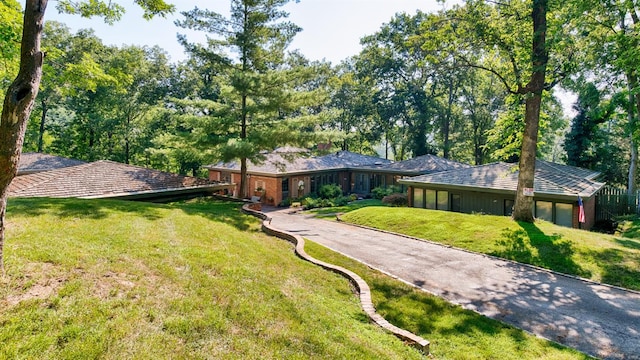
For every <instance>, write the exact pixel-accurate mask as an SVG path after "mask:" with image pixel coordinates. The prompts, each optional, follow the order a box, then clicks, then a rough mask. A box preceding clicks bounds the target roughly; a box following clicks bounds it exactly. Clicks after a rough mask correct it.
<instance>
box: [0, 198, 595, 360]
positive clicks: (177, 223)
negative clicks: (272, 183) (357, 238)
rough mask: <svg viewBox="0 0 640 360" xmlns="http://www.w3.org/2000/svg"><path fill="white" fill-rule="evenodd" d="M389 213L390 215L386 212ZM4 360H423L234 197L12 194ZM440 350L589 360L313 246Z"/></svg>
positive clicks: (449, 354) (0, 305)
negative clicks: (149, 200)
mask: <svg viewBox="0 0 640 360" xmlns="http://www.w3.org/2000/svg"><path fill="white" fill-rule="evenodd" d="M385 209H387V210H391V209H388V208H385ZM7 220H8V229H7V242H6V244H5V255H6V265H7V275H6V277H4V278H0V344H2V345H1V346H0V359H14V358H25V359H30V358H38V359H94V358H104V359H122V358H137V359H150V358H153V359H210V358H215V359H420V358H425V357H424V355H423V354H421V353H420V352H418V351H417V350H415V349H413V348H411V347H408V346H406V345H405V344H403V343H402V342H401V341H399V340H398V339H396V338H395V337H394V336H392V335H390V334H387V333H385V332H384V331H383V330H381V329H380V328H378V327H376V326H374V325H372V324H371V322H370V321H369V319H368V318H367V316H366V315H365V313H364V312H363V311H362V309H361V308H360V304H359V301H358V298H357V297H356V296H355V295H354V292H353V289H352V288H351V286H350V285H349V283H348V281H347V280H346V279H344V278H342V277H340V276H338V275H336V274H334V273H331V272H328V271H324V270H322V269H321V268H318V267H316V266H315V265H312V264H310V263H307V262H304V261H302V260H301V259H299V258H298V257H296V256H295V255H294V254H293V252H292V248H291V245H290V244H289V243H288V242H286V241H283V240H279V239H276V238H273V237H269V236H266V235H264V234H262V233H261V232H260V231H259V222H258V221H257V220H256V219H254V218H252V217H249V216H245V215H243V214H241V213H240V211H239V209H238V205H237V204H233V203H224V202H216V201H191V202H187V203H181V204H173V205H155V204H144V203H134V202H124V201H104V200H51V199H40V200H38V199H30V200H16V199H11V200H10V204H9V213H8V217H7ZM309 251H310V253H311V254H313V255H314V256H317V257H319V258H322V259H324V260H327V261H330V262H334V263H336V264H338V265H342V266H345V267H347V268H349V269H352V270H354V271H356V272H357V273H359V274H360V275H361V276H362V277H363V278H365V280H367V281H368V282H369V284H370V285H371V286H372V294H373V301H374V302H375V304H376V307H377V309H378V311H379V312H380V313H382V314H384V315H385V317H386V318H387V319H389V320H390V321H391V322H393V323H394V324H395V325H398V326H401V327H403V328H406V329H408V330H410V331H414V332H416V333H417V334H419V335H421V336H423V337H425V338H426V339H428V340H430V341H432V352H433V354H434V356H435V358H437V359H473V358H475V359H488V358H493V359H496V358H499V359H585V358H587V357H586V356H585V355H583V354H580V353H578V352H576V351H574V350H571V349H567V348H564V347H561V346H559V345H557V344H553V343H550V342H547V341H544V340H541V339H538V338H536V337H534V336H531V335H528V334H526V333H525V332H524V331H521V330H517V329H514V328H512V327H510V326H507V325H505V324H502V323H500V322H497V321H494V320H491V319H487V318H485V317H483V316H481V315H478V314H476V313H473V312H470V311H465V310H462V309H461V308H460V307H459V306H454V305H450V304H448V303H446V302H445V301H443V300H441V299H439V298H436V297H434V296H431V295H428V294H426V293H423V292H420V291H418V290H415V289H413V288H411V287H409V286H407V285H405V284H403V283H401V282H399V281H397V280H393V279H391V278H389V277H387V276H386V275H383V274H380V273H378V272H375V271H373V270H371V269H368V268H367V267H365V266H363V265H361V264H359V263H357V262H355V261H353V260H350V259H347V258H344V257H342V256H340V255H338V254H335V253H333V252H331V251H329V250H327V249H325V248H322V247H320V246H318V245H315V244H309Z"/></svg>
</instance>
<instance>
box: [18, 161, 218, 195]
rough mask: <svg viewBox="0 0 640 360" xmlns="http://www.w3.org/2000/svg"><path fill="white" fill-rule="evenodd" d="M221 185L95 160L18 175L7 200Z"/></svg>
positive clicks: (161, 190)
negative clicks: (12, 198) (10, 198)
mask: <svg viewBox="0 0 640 360" xmlns="http://www.w3.org/2000/svg"><path fill="white" fill-rule="evenodd" d="M225 185H227V184H222V183H217V182H212V181H209V180H206V179H200V178H195V177H189V176H181V175H175V174H170V173H166V172H163V171H158V170H151V169H146V168H142V167H137V166H132V165H126V164H121V163H117V162H113V161H96V162H92V163H85V164H81V165H77V166H71V167H65V168H61V169H55V170H51V171H45V172H39V173H33V174H28V175H22V176H18V177H16V178H14V179H13V181H12V182H11V184H10V185H9V197H58V198H67V197H78V198H107V197H125V196H132V195H140V194H145V193H160V192H168V191H184V190H189V189H191V190H195V189H203V190H204V189H208V188H211V189H212V188H215V187H216V186H218V187H225Z"/></svg>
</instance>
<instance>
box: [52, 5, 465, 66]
mask: <svg viewBox="0 0 640 360" xmlns="http://www.w3.org/2000/svg"><path fill="white" fill-rule="evenodd" d="M169 2H173V3H174V4H175V5H176V7H177V10H178V12H176V14H174V15H172V16H170V17H167V18H166V19H163V18H156V19H153V20H151V21H145V20H143V19H142V16H141V14H142V12H141V11H140V10H139V9H138V8H137V7H136V6H135V5H132V4H133V1H131V0H122V1H120V3H121V4H122V5H124V6H126V7H127V14H126V15H125V17H124V18H123V19H122V21H120V22H118V23H116V24H114V25H113V26H109V25H106V24H104V23H103V22H102V20H101V19H97V18H96V19H82V18H80V17H79V16H70V15H64V14H58V12H57V10H56V9H55V6H53V5H54V3H50V4H49V9H48V10H47V15H46V17H45V19H46V20H56V21H60V22H63V23H65V24H67V26H69V27H70V28H71V29H72V31H74V32H75V31H77V30H78V29H83V28H93V29H94V30H95V31H96V35H97V36H98V37H99V38H101V39H102V40H103V42H104V43H105V44H110V45H118V46H120V45H122V44H137V45H159V46H160V47H162V48H163V49H165V50H166V51H167V52H168V53H169V54H170V56H171V60H172V61H180V60H183V59H184V58H185V57H184V53H183V50H182V47H181V46H180V45H179V44H178V43H177V41H176V34H177V33H178V32H180V33H183V34H187V35H188V37H189V39H190V40H192V41H197V40H198V39H203V37H202V36H201V35H198V34H191V33H189V32H187V31H186V30H184V29H181V28H178V27H176V26H175V25H174V24H173V21H174V20H175V19H177V18H180V17H181V16H180V14H179V12H180V11H187V10H191V9H193V8H194V7H195V6H196V5H197V6H198V7H200V8H208V9H210V10H213V11H216V12H219V13H221V14H225V15H226V14H228V13H229V6H230V1H229V0H213V1H208V2H207V1H196V0H173V1H171V0H169ZM457 2H459V1H455V0H448V1H447V2H446V4H445V5H444V6H448V7H450V6H451V4H453V3H457ZM442 6H443V5H442V4H441V3H439V2H437V1H436V0H301V1H300V2H299V3H296V2H294V1H292V2H291V3H289V4H287V6H286V7H285V9H286V10H287V11H288V12H289V14H290V16H289V20H291V21H292V22H294V23H295V24H297V25H298V26H300V27H302V28H303V31H302V32H301V33H299V34H298V35H297V36H296V38H295V40H294V42H293V43H292V45H291V47H290V49H299V50H300V51H301V52H302V53H303V54H304V55H305V56H306V57H307V58H308V59H310V60H322V59H325V60H328V61H331V62H332V63H334V64H336V63H338V62H340V60H343V59H345V58H346V57H348V56H352V55H355V54H357V53H358V52H359V51H360V49H361V47H360V43H359V42H360V38H362V37H363V36H365V35H369V34H372V33H374V32H376V31H377V30H378V29H380V26H381V25H382V24H383V23H386V22H388V21H389V20H390V19H391V18H392V17H393V16H394V14H396V13H398V12H407V13H410V14H413V13H415V12H416V10H418V9H419V10H421V11H424V12H431V11H436V10H438V9H441V8H442Z"/></svg>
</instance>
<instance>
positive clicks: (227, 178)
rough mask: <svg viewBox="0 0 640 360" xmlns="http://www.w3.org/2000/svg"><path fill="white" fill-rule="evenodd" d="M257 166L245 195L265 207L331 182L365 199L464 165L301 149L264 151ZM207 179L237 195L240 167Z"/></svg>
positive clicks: (220, 167)
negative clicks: (383, 189)
mask: <svg viewBox="0 0 640 360" xmlns="http://www.w3.org/2000/svg"><path fill="white" fill-rule="evenodd" d="M263 156H264V160H263V161H262V162H260V163H253V162H250V161H248V164H247V176H248V179H247V182H246V186H247V189H246V190H247V191H246V194H247V195H248V196H250V197H251V196H258V197H260V199H261V202H263V203H265V204H269V205H277V204H280V203H281V202H282V201H283V200H286V199H296V198H300V197H303V196H306V195H308V194H310V193H315V192H317V191H318V189H319V188H320V187H321V186H323V185H327V184H337V185H339V186H340V187H341V188H342V191H343V193H344V194H360V195H367V194H370V193H371V190H372V189H374V188H376V187H388V186H392V185H398V184H399V183H398V180H399V179H401V178H403V177H407V176H416V175H422V174H428V173H433V172H438V171H445V170H452V169H458V168H465V167H469V165H466V164H462V163H458V162H455V161H450V160H446V159H442V158H439V157H437V156H433V155H425V156H420V157H417V158H414V159H411V160H406V161H400V162H392V161H390V160H386V159H382V158H379V157H374V156H367V155H361V154H356V153H353V152H349V151H338V152H335V153H330V154H327V155H322V156H314V155H311V153H310V152H309V151H308V150H306V149H298V148H290V147H283V148H278V149H276V150H274V151H273V152H270V153H264V154H263ZM204 168H206V169H207V170H208V171H209V179H210V180H212V181H222V182H231V183H233V184H235V186H236V187H235V189H234V196H235V195H237V194H239V190H240V189H239V186H240V185H239V184H240V164H239V162H237V161H233V162H229V163H222V162H221V163H217V164H213V165H207V166H205V167H204Z"/></svg>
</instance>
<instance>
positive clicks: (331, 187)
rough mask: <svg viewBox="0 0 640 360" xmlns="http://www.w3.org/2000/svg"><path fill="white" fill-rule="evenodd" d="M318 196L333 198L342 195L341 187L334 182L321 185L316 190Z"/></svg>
mask: <svg viewBox="0 0 640 360" xmlns="http://www.w3.org/2000/svg"><path fill="white" fill-rule="evenodd" d="M318 196H320V198H322V199H335V198H338V197H340V196H342V188H341V187H340V186H338V185H336V184H328V185H322V186H321V187H320V189H319V190H318Z"/></svg>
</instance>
